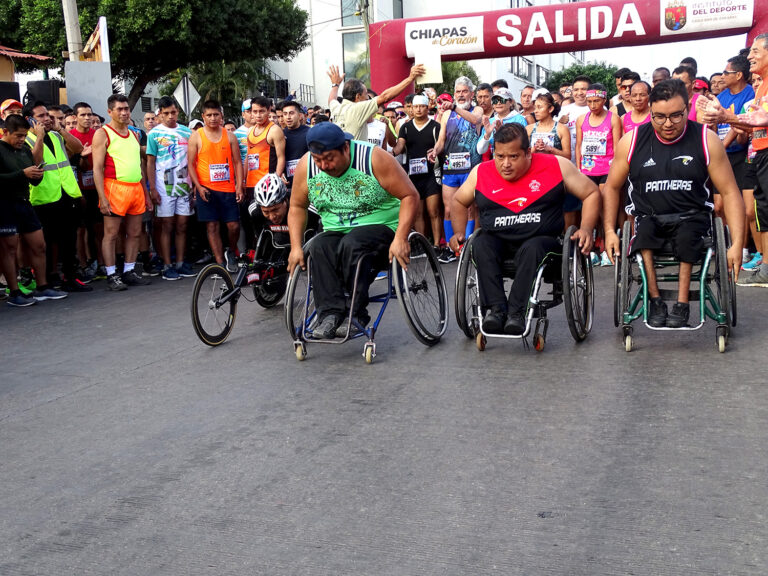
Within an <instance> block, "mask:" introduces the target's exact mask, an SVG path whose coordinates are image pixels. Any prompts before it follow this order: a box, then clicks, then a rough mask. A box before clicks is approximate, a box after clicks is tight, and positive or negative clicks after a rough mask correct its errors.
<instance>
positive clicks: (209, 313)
mask: <svg viewBox="0 0 768 576" xmlns="http://www.w3.org/2000/svg"><path fill="white" fill-rule="evenodd" d="M236 290H237V292H238V293H234V292H235V291H236ZM239 296H240V294H239V288H237V289H236V288H235V283H234V282H233V281H232V277H231V276H230V275H229V272H227V269H226V268H224V266H221V265H220V264H209V265H208V266H206V267H205V268H203V269H202V270H201V271H200V273H199V274H198V275H197V278H195V285H194V287H193V289H192V326H194V328H195V334H197V336H198V338H200V340H202V341H203V342H204V343H205V344H207V345H208V346H218V345H219V344H221V343H222V342H224V341H225V340H226V339H227V337H228V336H229V333H230V332H232V328H233V326H234V325H235V317H236V315H237V300H238V297H239ZM227 297H228V298H227Z"/></svg>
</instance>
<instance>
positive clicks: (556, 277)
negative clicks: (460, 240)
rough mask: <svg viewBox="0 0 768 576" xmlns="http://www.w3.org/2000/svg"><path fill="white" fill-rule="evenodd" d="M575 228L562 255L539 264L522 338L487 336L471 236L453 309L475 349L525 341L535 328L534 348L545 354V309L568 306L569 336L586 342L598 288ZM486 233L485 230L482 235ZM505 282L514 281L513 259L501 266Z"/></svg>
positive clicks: (564, 243)
mask: <svg viewBox="0 0 768 576" xmlns="http://www.w3.org/2000/svg"><path fill="white" fill-rule="evenodd" d="M575 232H576V227H575V226H571V227H569V228H568V230H567V231H566V232H565V235H564V236H563V237H562V239H561V240H562V253H561V254H549V255H548V256H547V257H546V258H545V260H544V261H543V262H542V263H541V264H540V265H539V267H538V269H537V271H536V277H535V280H534V282H533V286H532V287H531V292H530V297H529V300H528V306H527V309H526V310H525V331H524V332H523V333H522V334H520V335H512V334H496V333H488V332H486V331H485V330H484V329H483V318H482V313H481V310H480V298H479V295H480V290H482V286H480V284H479V281H478V276H477V267H476V265H475V261H474V258H473V255H472V250H473V243H474V238H475V237H476V234H478V232H475V233H474V234H472V235H471V236H470V237H469V238H468V239H467V241H466V242H465V244H464V247H463V249H462V251H461V255H460V256H459V265H458V269H457V272H456V291H455V307H456V322H457V323H458V325H459V328H461V330H462V332H463V333H464V335H465V336H466V337H467V338H470V339H474V340H475V343H476V346H477V349H478V350H480V351H481V352H482V351H483V350H485V347H486V344H487V339H488V338H512V339H523V340H524V341H525V342H527V340H526V338H527V337H528V336H529V335H530V333H531V328H532V326H533V324H534V320H535V327H534V328H533V347H534V349H535V350H536V351H537V352H541V351H542V350H544V345H545V343H546V337H547V329H548V327H549V319H548V318H547V310H549V309H550V308H554V307H555V306H558V305H560V304H561V303H562V304H564V305H565V315H566V319H567V321H568V328H569V330H570V332H571V336H573V339H574V340H575V341H576V342H582V341H583V340H584V339H586V337H587V335H588V334H589V332H590V331H591V329H592V319H593V314H594V292H593V290H594V288H593V280H592V266H591V264H590V262H589V258H588V257H586V256H585V255H584V254H582V253H581V251H580V250H579V246H578V243H576V242H573V241H572V240H571V236H572V235H573V234H574V233H575ZM480 233H482V232H480ZM502 274H503V276H504V277H505V278H510V279H513V280H514V277H515V267H514V262H513V260H511V259H509V260H505V262H504V263H503V267H502ZM543 283H551V284H552V291H551V292H550V293H549V294H548V295H545V296H543V295H541V290H542V284H543Z"/></svg>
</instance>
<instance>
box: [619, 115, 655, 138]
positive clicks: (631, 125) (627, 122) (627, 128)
mask: <svg viewBox="0 0 768 576" xmlns="http://www.w3.org/2000/svg"><path fill="white" fill-rule="evenodd" d="M650 121H651V112H650V111H649V112H648V114H646V116H645V118H643V119H642V120H641V121H640V122H632V112H627V113H626V114H624V116H622V118H621V122H622V123H623V124H624V134H626V133H627V132H631V131H632V130H634V129H635V128H637V127H638V126H641V125H643V124H648V122H650Z"/></svg>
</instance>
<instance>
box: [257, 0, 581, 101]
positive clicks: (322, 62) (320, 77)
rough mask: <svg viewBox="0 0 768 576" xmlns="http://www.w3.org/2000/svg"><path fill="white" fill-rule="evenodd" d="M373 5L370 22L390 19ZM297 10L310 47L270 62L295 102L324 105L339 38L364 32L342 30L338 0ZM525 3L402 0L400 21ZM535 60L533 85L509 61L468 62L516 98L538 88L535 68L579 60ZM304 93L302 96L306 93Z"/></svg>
mask: <svg viewBox="0 0 768 576" xmlns="http://www.w3.org/2000/svg"><path fill="white" fill-rule="evenodd" d="M369 1H370V2H371V13H372V21H374V22H378V21H382V20H390V19H392V14H393V6H394V2H393V0H369ZM565 2H567V0H563V2H561V0H534V1H533V4H534V5H549V4H560V3H565ZM298 4H299V6H300V7H301V8H303V9H304V10H306V11H307V13H308V14H309V21H308V30H309V34H310V43H309V46H308V47H307V48H306V49H305V50H303V51H302V52H301V53H300V54H299V55H298V56H297V57H296V58H294V59H293V60H292V61H290V62H284V61H270V62H269V63H268V64H269V66H270V68H271V69H272V70H273V71H274V72H275V73H276V74H278V75H279V76H281V77H283V78H287V79H288V81H289V85H290V90H296V91H297V95H298V96H299V99H300V100H302V102H304V103H305V104H320V105H322V106H325V105H326V104H327V98H328V92H329V91H330V89H331V82H330V80H329V79H328V75H327V71H328V68H329V67H330V66H331V65H336V66H339V68H340V69H342V66H343V61H344V53H343V35H344V34H345V33H349V32H362V31H363V30H364V29H363V27H362V26H361V25H360V26H351V27H344V26H342V23H341V14H342V8H341V6H342V0H298ZM518 5H519V6H524V5H527V1H526V0H474V1H473V2H472V3H471V4H470V3H468V2H467V1H466V0H439V2H424V1H416V2H414V1H413V0H403V17H404V18H424V17H429V16H441V15H450V14H463V13H467V12H484V11H492V10H503V9H509V8H510V7H513V6H518ZM526 58H528V59H529V60H531V61H533V71H534V72H533V75H534V78H533V81H530V82H529V81H526V80H524V79H521V78H519V77H517V76H516V75H515V74H513V72H512V59H513V57H509V58H496V59H480V60H471V61H470V64H471V65H472V67H473V68H474V69H475V71H476V72H477V74H478V76H479V77H480V80H481V81H482V82H492V81H493V80H496V79H498V78H504V79H506V80H507V82H508V83H509V86H510V88H511V89H512V91H513V92H514V93H515V94H519V93H520V91H521V90H522V89H523V87H524V86H525V85H526V84H528V83H530V84H533V85H535V86H537V87H538V86H539V83H538V81H537V80H538V79H537V78H536V70H537V66H542V67H544V68H546V69H547V70H549V71H550V72H554V71H557V70H560V69H562V68H566V67H568V66H570V65H571V64H573V63H574V62H577V61H579V60H577V58H575V57H574V56H572V55H570V54H548V55H542V56H527V57H526ZM302 84H303V85H306V86H311V87H312V88H313V89H314V99H309V98H302V97H301V96H302V94H301V93H299V90H300V86H301V85H302ZM304 94H306V92H304Z"/></svg>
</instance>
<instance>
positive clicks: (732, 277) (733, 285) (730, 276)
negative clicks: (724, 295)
mask: <svg viewBox="0 0 768 576" xmlns="http://www.w3.org/2000/svg"><path fill="white" fill-rule="evenodd" d="M724 228H725V249H726V250H728V249H729V248H730V247H731V229H730V228H728V226H724ZM727 261H728V258H726V266H727ZM728 284H729V288H730V293H731V326H733V327H735V326H736V321H737V319H738V314H737V309H736V276H735V275H734V273H733V270H728Z"/></svg>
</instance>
